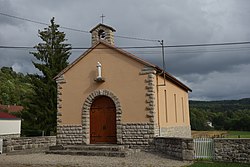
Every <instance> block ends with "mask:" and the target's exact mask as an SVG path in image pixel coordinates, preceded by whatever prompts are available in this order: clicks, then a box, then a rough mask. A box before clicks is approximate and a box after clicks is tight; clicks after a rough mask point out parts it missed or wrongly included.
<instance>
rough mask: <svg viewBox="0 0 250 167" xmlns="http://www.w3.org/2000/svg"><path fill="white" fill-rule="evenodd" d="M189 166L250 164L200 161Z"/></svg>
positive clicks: (236, 165) (247, 166) (213, 166)
mask: <svg viewBox="0 0 250 167" xmlns="http://www.w3.org/2000/svg"><path fill="white" fill-rule="evenodd" d="M189 167H250V164H240V163H225V162H211V161H205V162H204V161H198V162H195V163H193V164H192V165H190V166H189Z"/></svg>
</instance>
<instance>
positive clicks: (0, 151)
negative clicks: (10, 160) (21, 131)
mask: <svg viewBox="0 0 250 167" xmlns="http://www.w3.org/2000/svg"><path fill="white" fill-rule="evenodd" d="M2 153H3V139H0V154H2Z"/></svg>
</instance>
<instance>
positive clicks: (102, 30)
mask: <svg viewBox="0 0 250 167" xmlns="http://www.w3.org/2000/svg"><path fill="white" fill-rule="evenodd" d="M114 32H115V29H114V28H112V27H110V26H107V25H105V24H101V23H100V24H98V25H97V26H95V27H94V28H92V30H90V33H91V35H92V46H93V45H95V44H96V43H97V42H99V41H105V42H107V43H109V44H111V45H115V41H114Z"/></svg>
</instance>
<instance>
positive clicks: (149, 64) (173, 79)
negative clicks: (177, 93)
mask: <svg viewBox="0 0 250 167" xmlns="http://www.w3.org/2000/svg"><path fill="white" fill-rule="evenodd" d="M97 26H98V25H97ZM100 44H103V45H105V46H107V47H108V48H110V49H114V50H116V51H117V52H120V53H121V54H123V55H125V56H127V57H129V58H131V59H133V60H135V61H137V62H139V63H141V64H144V65H145V66H148V67H152V68H154V69H155V70H156V71H157V72H158V73H160V75H161V76H162V77H164V75H165V78H166V79H167V80H169V81H171V82H173V83H174V84H176V85H178V86H179V87H180V88H182V89H184V90H186V91H190V92H192V90H191V89H190V88H189V87H188V86H186V85H184V84H183V83H182V82H180V81H179V80H178V79H176V78H175V77H174V76H172V75H171V74H169V73H167V72H165V71H164V70H163V69H161V68H160V67H158V66H156V65H154V64H151V63H149V62H147V61H144V60H142V59H140V58H138V57H136V56H135V55H133V54H131V53H129V52H127V51H125V50H123V49H121V48H118V47H115V46H113V45H110V44H109V43H107V42H105V41H99V42H98V43H96V44H95V45H94V46H92V47H91V48H89V49H88V50H87V51H85V52H84V53H83V54H82V55H81V56H80V57H78V58H77V59H76V60H75V61H74V62H72V63H71V64H70V65H68V66H67V67H66V68H65V69H64V70H62V71H61V72H60V73H59V74H58V75H57V76H55V77H54V79H57V78H59V77H60V76H61V75H63V74H64V73H65V72H67V71H68V70H69V69H71V68H72V67H73V66H74V65H75V64H76V63H78V62H79V61H80V60H81V59H82V58H84V57H85V56H86V55H87V54H88V53H90V52H91V51H92V50H93V49H95V48H96V47H97V46H98V45H100ZM163 71H164V72H163Z"/></svg>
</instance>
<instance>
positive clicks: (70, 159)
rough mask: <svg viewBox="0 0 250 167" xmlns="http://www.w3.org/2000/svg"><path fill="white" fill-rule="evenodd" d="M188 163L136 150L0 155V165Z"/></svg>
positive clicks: (156, 166)
mask: <svg viewBox="0 0 250 167" xmlns="http://www.w3.org/2000/svg"><path fill="white" fill-rule="evenodd" d="M190 164H191V162H187V161H178V160H172V159H169V158H168V157H166V156H165V155H160V154H155V153H149V152H138V153H135V154H132V155H130V156H128V157H125V158H118V157H103V156H72V155H54V154H44V153H35V154H24V155H6V154H3V155H0V167H5V166H6V167H48V166H49V167H82V166H84V167H106V166H107V167H120V166H121V167H183V166H187V165H190Z"/></svg>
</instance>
